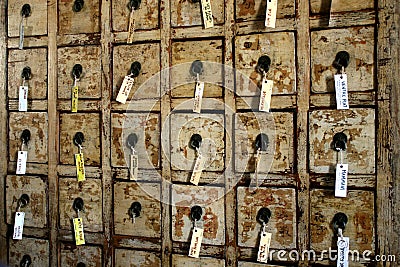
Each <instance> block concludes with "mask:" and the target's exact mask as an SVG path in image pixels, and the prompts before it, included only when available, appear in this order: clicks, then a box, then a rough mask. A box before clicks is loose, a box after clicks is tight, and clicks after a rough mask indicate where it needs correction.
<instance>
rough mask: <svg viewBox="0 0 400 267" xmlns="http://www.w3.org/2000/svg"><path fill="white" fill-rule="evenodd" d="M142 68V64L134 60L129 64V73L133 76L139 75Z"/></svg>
mask: <svg viewBox="0 0 400 267" xmlns="http://www.w3.org/2000/svg"><path fill="white" fill-rule="evenodd" d="M141 69H142V64H140V62H138V61H135V62H133V63H132V64H131V69H130V74H131V76H133V77H137V76H139V72H140V70H141Z"/></svg>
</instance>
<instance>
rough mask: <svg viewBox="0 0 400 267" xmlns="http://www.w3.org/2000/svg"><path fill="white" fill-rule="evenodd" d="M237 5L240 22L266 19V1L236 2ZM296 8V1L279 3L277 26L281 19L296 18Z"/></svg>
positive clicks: (238, 0)
mask: <svg viewBox="0 0 400 267" xmlns="http://www.w3.org/2000/svg"><path fill="white" fill-rule="evenodd" d="M235 5H236V20H237V21H238V22H242V21H248V20H261V19H265V9H266V2H265V1H261V0H253V1H251V0H235ZM295 7H296V2H295V1H294V0H282V1H278V9H277V10H278V11H277V14H276V17H277V24H279V21H280V20H281V19H284V18H290V17H295V14H296V13H295Z"/></svg>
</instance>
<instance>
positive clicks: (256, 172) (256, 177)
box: [254, 150, 261, 187]
mask: <svg viewBox="0 0 400 267" xmlns="http://www.w3.org/2000/svg"><path fill="white" fill-rule="evenodd" d="M260 161H261V153H260V151H258V150H257V155H256V160H255V166H254V167H255V170H254V179H255V180H256V186H257V187H258V172H259V165H260V164H259V163H260Z"/></svg>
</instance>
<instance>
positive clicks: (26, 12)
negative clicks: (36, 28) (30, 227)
mask: <svg viewBox="0 0 400 267" xmlns="http://www.w3.org/2000/svg"><path fill="white" fill-rule="evenodd" d="M30 15H31V6H30V5H29V4H25V5H23V6H22V8H21V16H22V17H24V18H27V17H29V16H30Z"/></svg>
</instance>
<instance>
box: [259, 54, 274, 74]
mask: <svg viewBox="0 0 400 267" xmlns="http://www.w3.org/2000/svg"><path fill="white" fill-rule="evenodd" d="M270 66H271V59H270V57H269V56H266V55H265V56H261V57H260V58H259V59H258V62H257V66H256V70H257V71H258V72H259V73H264V72H265V73H267V72H268V71H269V68H270Z"/></svg>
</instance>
